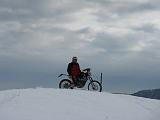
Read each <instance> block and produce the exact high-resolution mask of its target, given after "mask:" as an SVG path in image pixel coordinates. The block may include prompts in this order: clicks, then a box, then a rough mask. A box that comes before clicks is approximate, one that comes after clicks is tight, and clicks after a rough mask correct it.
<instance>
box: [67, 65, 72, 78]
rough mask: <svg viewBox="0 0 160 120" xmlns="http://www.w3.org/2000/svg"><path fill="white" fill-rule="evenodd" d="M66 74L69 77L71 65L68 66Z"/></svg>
mask: <svg viewBox="0 0 160 120" xmlns="http://www.w3.org/2000/svg"><path fill="white" fill-rule="evenodd" d="M67 72H68V74H69V75H71V63H69V64H68V68H67Z"/></svg>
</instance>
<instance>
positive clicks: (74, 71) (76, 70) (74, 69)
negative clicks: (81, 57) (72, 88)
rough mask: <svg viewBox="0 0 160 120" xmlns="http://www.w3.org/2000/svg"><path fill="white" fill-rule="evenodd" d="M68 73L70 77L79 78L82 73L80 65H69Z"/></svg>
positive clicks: (72, 63)
mask: <svg viewBox="0 0 160 120" xmlns="http://www.w3.org/2000/svg"><path fill="white" fill-rule="evenodd" d="M67 72H68V74H69V75H70V76H76V77H77V76H79V75H80V73H81V70H80V67H79V64H78V63H74V62H71V63H69V64H68V68H67Z"/></svg>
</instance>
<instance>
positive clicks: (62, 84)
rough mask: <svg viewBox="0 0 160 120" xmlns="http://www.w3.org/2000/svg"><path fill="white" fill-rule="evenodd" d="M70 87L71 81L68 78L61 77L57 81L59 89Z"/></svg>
mask: <svg viewBox="0 0 160 120" xmlns="http://www.w3.org/2000/svg"><path fill="white" fill-rule="evenodd" d="M70 87H71V81H70V80H68V79H63V80H61V81H60V83H59V88H61V89H70Z"/></svg>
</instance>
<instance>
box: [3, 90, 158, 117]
mask: <svg viewBox="0 0 160 120" xmlns="http://www.w3.org/2000/svg"><path fill="white" fill-rule="evenodd" d="M159 118H160V101H159V100H153V99H147V98H140V97H135V96H130V95H122V94H111V93H107V92H102V93H100V92H90V91H84V90H62V89H61V90H60V89H52V88H36V89H15V90H6V91H0V120H159Z"/></svg>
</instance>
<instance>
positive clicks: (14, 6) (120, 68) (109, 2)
mask: <svg viewBox="0 0 160 120" xmlns="http://www.w3.org/2000/svg"><path fill="white" fill-rule="evenodd" d="M158 3H159V1H158V0H154V1H148V0H141V1H139V0H135V1H130V0H121V1H115V0H101V1H97V0H82V1H75V0H46V1H38V0H33V1H28V0H14V1H11V0H1V1H0V83H1V84H0V89H1V90H2V89H9V88H26V87H36V86H44V87H57V84H58V81H57V78H56V76H57V74H59V73H61V72H66V66H67V63H68V62H70V57H72V56H73V55H77V56H78V57H79V61H80V64H81V68H85V67H91V68H93V72H94V73H97V74H99V73H100V72H103V73H104V89H105V90H109V91H113V92H117V91H122V92H130V91H135V90H138V89H142V88H144V89H145V88H156V87H159V86H158V85H159V84H160V82H159V79H160V76H159V73H158V71H159V68H160V67H159V59H160V44H159V37H160V34H159V33H160V23H159V19H160V17H158V16H159V13H160V9H159V8H160V7H159V6H158ZM53 79H54V80H53Z"/></svg>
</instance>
